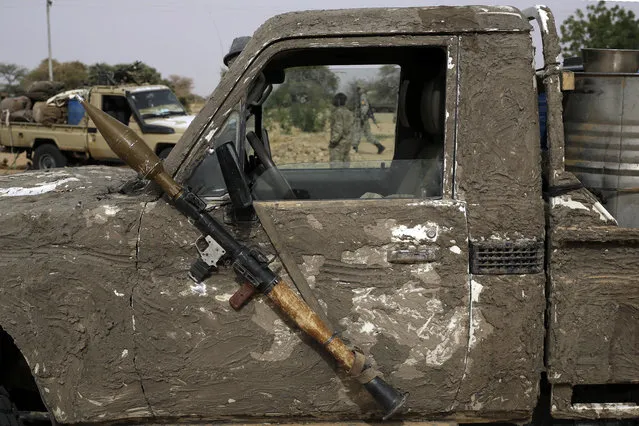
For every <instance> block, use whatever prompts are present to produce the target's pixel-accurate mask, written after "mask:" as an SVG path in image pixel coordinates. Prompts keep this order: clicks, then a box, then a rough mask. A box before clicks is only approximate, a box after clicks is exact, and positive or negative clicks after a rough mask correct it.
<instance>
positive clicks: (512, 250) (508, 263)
mask: <svg viewBox="0 0 639 426" xmlns="http://www.w3.org/2000/svg"><path fill="white" fill-rule="evenodd" d="M543 270H544V244H543V242H539V241H533V240H523V241H482V242H471V244H470V272H471V273H472V274H479V275H481V274H484V275H487V274H490V275H502V274H537V273H540V272H542V271H543Z"/></svg>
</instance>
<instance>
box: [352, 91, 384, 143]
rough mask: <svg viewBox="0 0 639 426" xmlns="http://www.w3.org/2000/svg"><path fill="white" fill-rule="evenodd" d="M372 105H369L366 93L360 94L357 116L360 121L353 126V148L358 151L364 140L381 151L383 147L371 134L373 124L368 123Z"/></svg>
mask: <svg viewBox="0 0 639 426" xmlns="http://www.w3.org/2000/svg"><path fill="white" fill-rule="evenodd" d="M370 107H371V106H370V104H369V103H368V98H367V97H366V94H365V93H360V94H359V104H358V105H357V110H356V112H357V115H358V117H357V118H358V119H357V120H355V123H354V126H353V148H355V151H357V149H358V147H359V142H360V140H361V139H362V136H364V138H365V139H366V140H367V141H368V142H370V143H372V144H373V145H375V146H376V147H377V149H378V150H379V149H380V147H382V144H381V143H380V142H379V141H378V140H377V138H375V136H373V134H372V133H371V123H370V122H369V121H368V111H369V110H370Z"/></svg>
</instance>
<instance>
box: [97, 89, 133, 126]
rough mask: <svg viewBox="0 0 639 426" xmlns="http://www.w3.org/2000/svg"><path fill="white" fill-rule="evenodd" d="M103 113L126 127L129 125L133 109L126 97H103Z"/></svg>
mask: <svg viewBox="0 0 639 426" xmlns="http://www.w3.org/2000/svg"><path fill="white" fill-rule="evenodd" d="M102 111H104V112H106V113H107V114H109V115H110V116H111V117H113V118H115V119H116V120H118V121H119V122H121V123H123V124H124V125H126V126H128V125H129V120H130V118H131V107H129V103H128V102H127V100H126V98H125V97H124V96H116V95H102Z"/></svg>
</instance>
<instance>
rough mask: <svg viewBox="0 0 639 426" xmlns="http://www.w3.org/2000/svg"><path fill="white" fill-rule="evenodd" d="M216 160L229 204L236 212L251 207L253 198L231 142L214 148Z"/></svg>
mask: <svg viewBox="0 0 639 426" xmlns="http://www.w3.org/2000/svg"><path fill="white" fill-rule="evenodd" d="M215 153H216V155H217V160H218V161H219V163H220V169H221V171H222V177H223V178H224V183H225V184H226V189H227V190H228V192H229V197H230V198H231V203H232V204H233V208H234V209H236V210H243V209H247V208H249V207H251V206H252V205H253V197H252V196H251V190H250V189H249V186H248V183H247V182H246V179H245V178H244V173H243V172H242V170H241V169H240V162H239V161H238V157H237V151H235V146H234V145H233V142H226V143H223V144H222V145H220V146H218V147H217V148H215Z"/></svg>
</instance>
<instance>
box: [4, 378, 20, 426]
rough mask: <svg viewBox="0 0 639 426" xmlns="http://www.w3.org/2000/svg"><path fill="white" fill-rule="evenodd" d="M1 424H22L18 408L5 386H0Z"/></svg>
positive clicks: (12, 425) (18, 425)
mask: <svg viewBox="0 0 639 426" xmlns="http://www.w3.org/2000/svg"><path fill="white" fill-rule="evenodd" d="M0 426H22V422H21V421H20V418H19V417H18V410H17V409H16V406H15V405H14V404H13V402H11V399H10V397H9V393H8V392H7V391H6V390H5V389H4V388H3V387H0Z"/></svg>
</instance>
